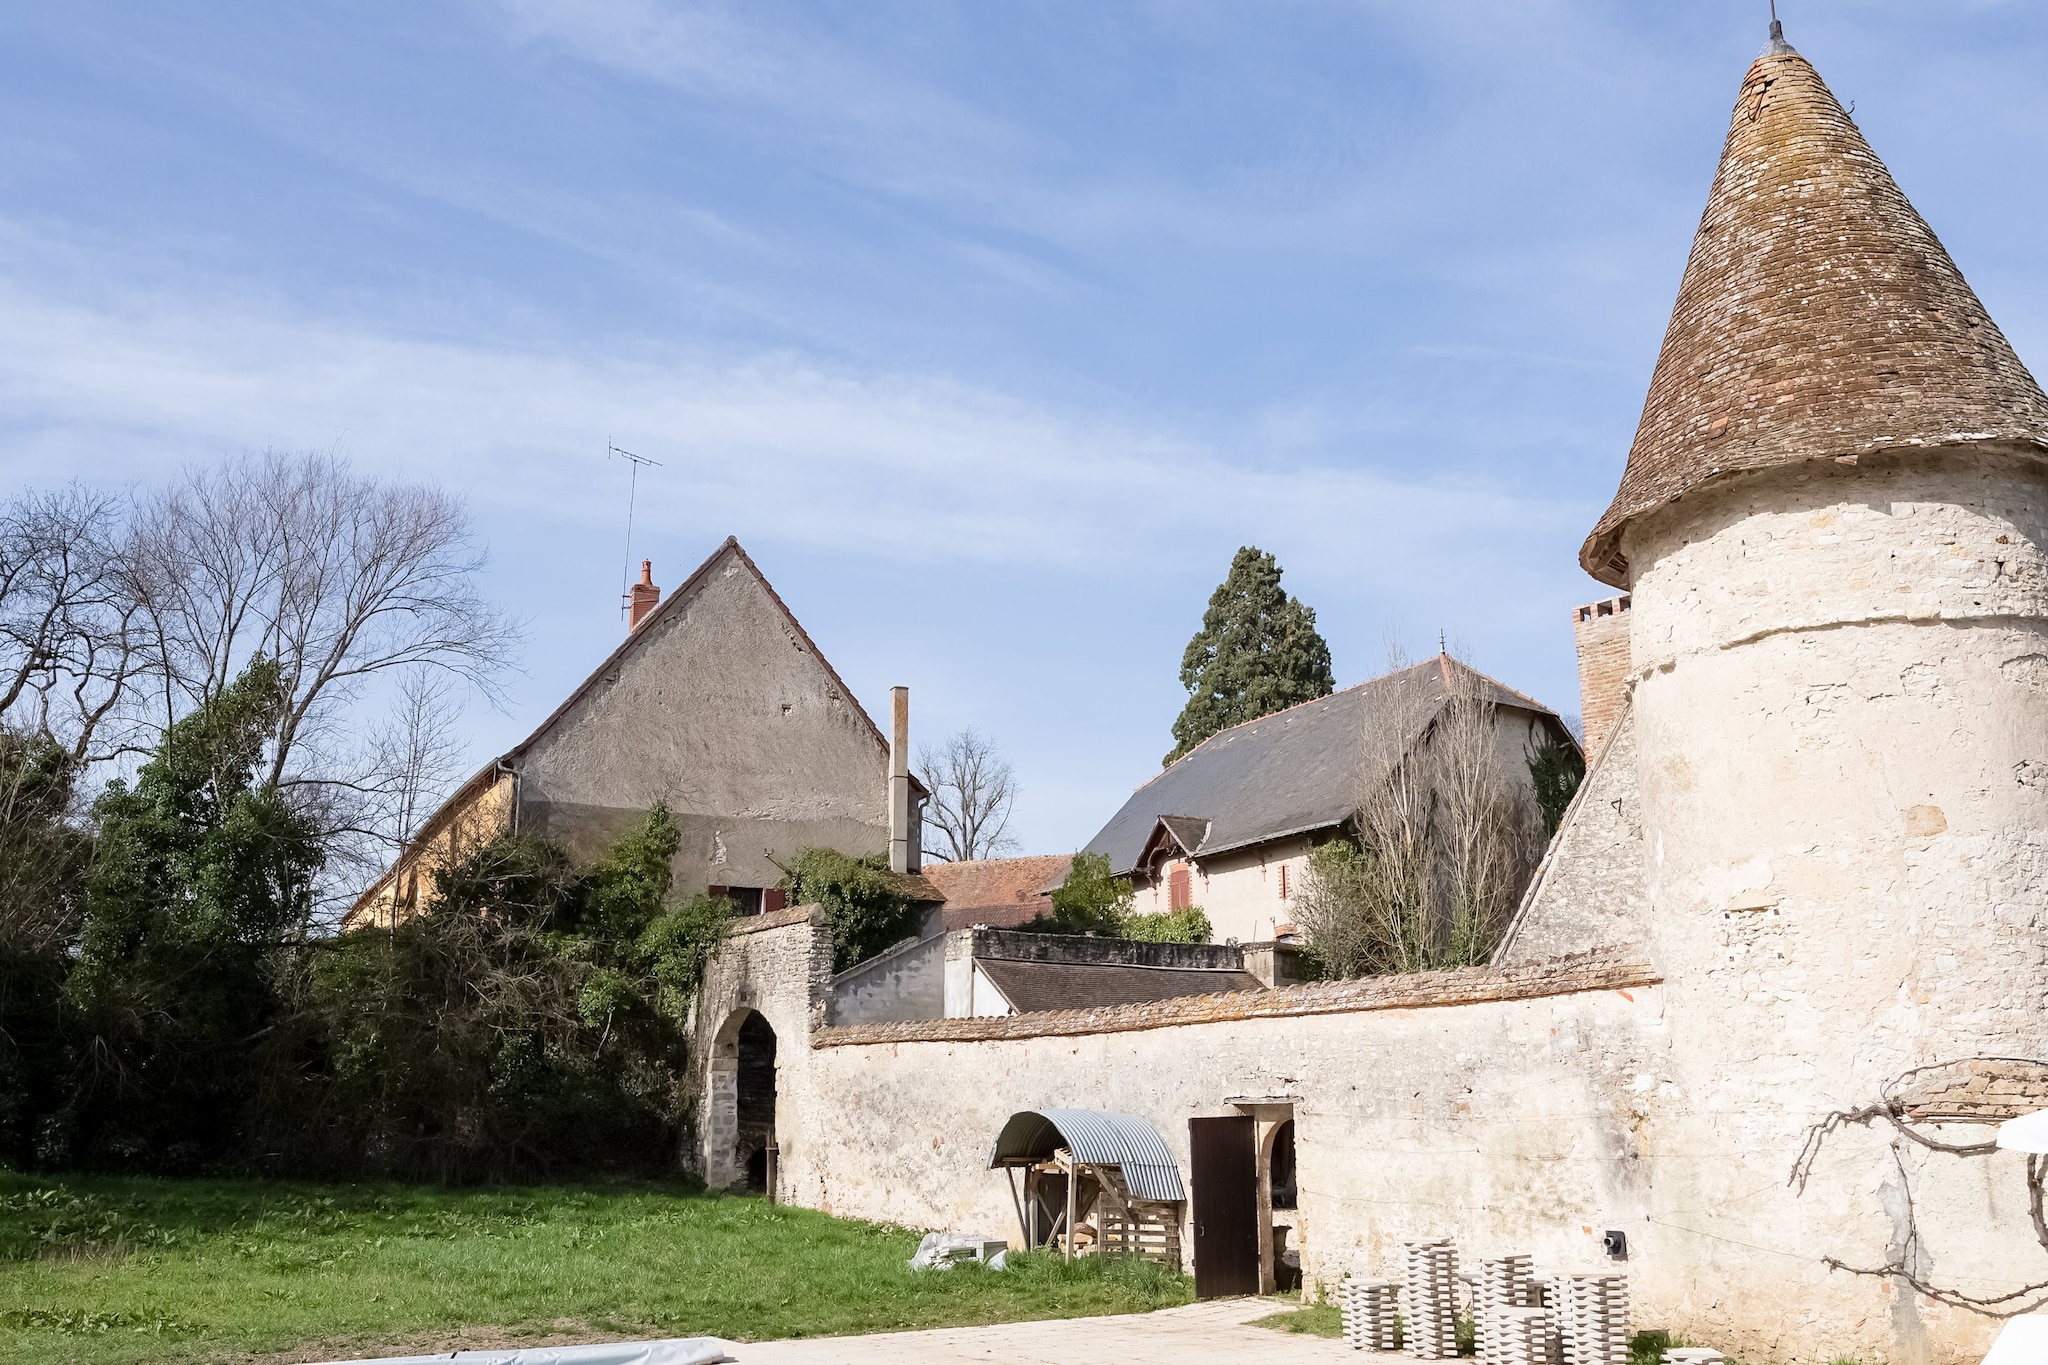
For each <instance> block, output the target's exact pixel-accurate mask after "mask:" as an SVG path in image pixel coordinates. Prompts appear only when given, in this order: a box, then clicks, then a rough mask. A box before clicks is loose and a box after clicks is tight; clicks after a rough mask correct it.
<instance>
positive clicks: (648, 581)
mask: <svg viewBox="0 0 2048 1365" xmlns="http://www.w3.org/2000/svg"><path fill="white" fill-rule="evenodd" d="M631 602H632V606H631V610H630V614H629V615H628V617H627V618H626V633H627V634H629V635H630V634H632V633H633V632H634V631H636V630H638V629H640V623H641V622H642V621H644V620H646V619H647V616H648V613H649V612H651V611H653V610H654V609H655V607H656V606H658V605H660V602H661V589H660V588H657V587H655V586H654V561H653V560H651V559H643V560H641V561H640V581H639V582H638V583H635V584H634V585H633V592H632V597H631Z"/></svg>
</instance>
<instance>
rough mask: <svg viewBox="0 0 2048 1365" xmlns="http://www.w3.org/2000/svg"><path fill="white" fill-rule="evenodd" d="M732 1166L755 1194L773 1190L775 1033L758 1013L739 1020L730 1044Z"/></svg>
mask: <svg viewBox="0 0 2048 1365" xmlns="http://www.w3.org/2000/svg"><path fill="white" fill-rule="evenodd" d="M734 1042H735V1051H736V1053H737V1056H736V1058H735V1061H736V1063H737V1065H736V1067H735V1074H734V1077H733V1091H734V1095H733V1098H734V1100H735V1102H736V1103H735V1106H734V1118H735V1119H736V1120H737V1122H736V1123H735V1125H734V1127H735V1130H736V1131H735V1134H734V1140H733V1159H734V1164H735V1165H737V1166H738V1168H739V1169H740V1170H741V1171H744V1172H745V1173H746V1175H745V1180H744V1183H745V1186H746V1188H747V1189H748V1190H750V1191H752V1192H753V1193H755V1194H769V1193H772V1192H773V1190H774V1188H775V1157H776V1151H775V1030H774V1029H773V1028H771V1027H770V1026H769V1024H768V1021H767V1020H766V1019H764V1018H762V1016H761V1014H760V1012H759V1011H758V1010H748V1011H747V1013H746V1017H745V1018H743V1019H741V1020H740V1027H739V1036H738V1037H737V1038H736V1039H735V1040H734Z"/></svg>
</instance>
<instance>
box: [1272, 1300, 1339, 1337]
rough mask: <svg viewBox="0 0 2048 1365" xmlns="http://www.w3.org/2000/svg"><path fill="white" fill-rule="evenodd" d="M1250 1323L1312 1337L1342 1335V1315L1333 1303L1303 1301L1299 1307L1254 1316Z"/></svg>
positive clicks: (1277, 1330)
mask: <svg viewBox="0 0 2048 1365" xmlns="http://www.w3.org/2000/svg"><path fill="white" fill-rule="evenodd" d="M1252 1325H1253V1326H1254V1327H1270V1328H1272V1329H1273V1330H1274V1331H1276V1332H1300V1333H1303V1334H1304V1335H1307V1336H1312V1337H1341V1336H1343V1335H1344V1315H1343V1313H1341V1312H1340V1311H1338V1308H1337V1305H1336V1304H1334V1303H1305V1304H1303V1305H1302V1306H1301V1307H1299V1308H1289V1309H1286V1310H1285V1311H1283V1312H1279V1313H1274V1314H1271V1315H1270V1316H1267V1317H1263V1318H1255V1319H1254V1320H1253V1322H1252Z"/></svg>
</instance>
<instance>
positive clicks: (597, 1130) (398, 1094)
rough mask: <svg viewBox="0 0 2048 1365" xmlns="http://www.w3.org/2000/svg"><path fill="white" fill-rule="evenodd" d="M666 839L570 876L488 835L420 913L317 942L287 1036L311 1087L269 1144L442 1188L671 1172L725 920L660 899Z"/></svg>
mask: <svg viewBox="0 0 2048 1365" xmlns="http://www.w3.org/2000/svg"><path fill="white" fill-rule="evenodd" d="M678 842H679V840H678V836H677V833H676V828H675V823H674V821H673V820H672V819H671V818H670V816H669V812H668V809H667V807H665V806H662V805H656V806H655V807H654V808H653V809H652V810H650V811H649V812H648V813H647V816H646V818H645V819H644V820H642V822H641V823H640V825H639V826H638V827H637V828H636V829H634V830H633V831H632V832H631V833H630V834H628V835H627V836H626V837H625V838H624V839H622V840H620V841H619V842H618V843H617V844H616V845H614V846H613V847H612V849H611V850H610V851H609V852H608V853H607V854H606V855H605V857H604V858H603V859H601V860H600V861H599V862H597V863H596V864H595V865H593V866H591V867H587V868H582V869H578V868H576V867H575V866H573V865H572V864H571V863H570V861H569V860H568V858H567V857H565V856H564V855H563V854H562V852H561V851H560V850H559V849H557V848H555V847H554V846H553V845H550V844H548V843H545V842H543V841H540V840H537V839H531V838H523V837H519V836H514V835H506V836H502V837H500V838H497V839H493V840H491V841H490V842H489V843H487V844H485V845H483V846H482V847H480V848H478V849H476V850H475V851H473V852H472V853H471V854H470V855H469V856H468V857H465V858H463V859H461V860H459V861H457V862H455V863H454V864H452V865H450V866H447V867H444V868H441V869H439V870H437V871H436V873H435V874H434V886H433V891H432V894H431V895H430V897H429V898H428V902H427V905H426V908H425V911H424V913H422V914H420V915H417V916H415V917H414V918H412V919H410V920H407V921H405V922H404V923H402V924H400V925H398V926H397V927H396V928H394V929H391V930H388V931H384V930H364V931H360V932H357V933H354V934H350V935H348V936H346V937H345V938H343V939H341V940H340V941H338V942H337V943H335V944H333V945H331V947H329V948H327V949H326V950H325V951H323V952H322V953H321V954H320V955H319V956H318V958H317V959H316V960H315V962H314V965H313V969H312V971H311V972H310V974H309V979H308V981H307V985H306V991H305V996H304V1000H303V1006H302V1011H301V1016H300V1021H299V1022H300V1024H301V1026H302V1029H303V1031H304V1035H305V1042H306V1044H307V1046H308V1047H309V1049H310V1051H311V1052H312V1053H313V1054H314V1055H315V1057H316V1058H317V1063H316V1065H315V1066H314V1067H313V1071H314V1073H315V1077H316V1079H315V1080H314V1082H313V1083H312V1084H311V1085H309V1086H308V1087H305V1088H304V1090H303V1091H302V1092H301V1094H300V1096H299V1104H298V1105H297V1106H296V1110H295V1112H294V1113H293V1115H292V1119H291V1131H290V1132H287V1133H282V1134H277V1135H275V1139H274V1141H273V1142H272V1143H271V1144H270V1145H271V1147H272V1148H273V1149H274V1150H276V1149H282V1150H289V1151H292V1152H293V1153H294V1154H295V1159H294V1160H293V1161H292V1162H291V1164H294V1165H298V1166H311V1167H316V1168H317V1167H324V1168H330V1169H338V1170H350V1171H354V1170H368V1171H373V1172H381V1173H391V1174H401V1175H423V1176H431V1177H434V1178H437V1179H442V1180H466V1179H475V1178H479V1177H495V1176H504V1175H547V1174H552V1173H556V1172H560V1171H562V1170H565V1169H577V1168H584V1169H589V1168H601V1169H602V1168H609V1169H637V1170H648V1171H653V1170H662V1169H666V1168H668V1167H670V1166H672V1164H673V1162H674V1159H675V1153H676V1150H677V1145H678V1143H679V1141H680V1139H681V1136H682V1134H683V1132H684V1131H685V1129H686V1127H687V1123H688V1119H689V1113H688V1106H687V1103H686V1101H685V1093H686V1092H685V1086H684V1074H685V1063H686V1060H687V1054H686V1046H685V1032H684V1030H685V1026H686V1023H687V1019H688V1012H689V1007H690V1000H691V998H692V997H693V996H694V995H695V993H696V989H697V986H698V984H699V982H700V981H701V980H702V977H703V971H704V965H705V963H706V962H707V961H708V960H709V958H710V955H711V953H712V951H713V949H714V948H715V947H716V945H717V942H718V940H719V938H720V936H721V935H722V934H723V932H724V928H725V922H726V919H727V916H728V915H729V913H730V910H731V906H730V903H729V902H727V901H724V900H722V899H714V898H712V897H709V896H698V897H695V898H693V899H691V900H689V901H687V902H685V903H683V904H680V905H676V904H672V903H670V902H669V901H668V900H667V896H668V892H669V887H670V873H669V860H670V859H671V858H672V857H673V856H674V854H675V850H676V847H677V845H678ZM316 1116H317V1117H318V1121H317V1122H316V1121H315V1119H316Z"/></svg>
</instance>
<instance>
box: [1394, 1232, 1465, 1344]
mask: <svg viewBox="0 0 2048 1365" xmlns="http://www.w3.org/2000/svg"><path fill="white" fill-rule="evenodd" d="M1403 1249H1404V1250H1405V1251H1406V1253H1407V1261H1408V1274H1407V1281H1406V1289H1405V1290H1404V1292H1403V1293H1402V1295H1401V1301H1402V1304H1403V1306H1404V1307H1405V1308H1406V1309H1407V1316H1406V1322H1405V1324H1404V1326H1405V1328H1406V1331H1405V1333H1404V1339H1405V1342H1406V1345H1407V1350H1408V1354H1409V1355H1411V1356H1414V1357H1415V1358H1416V1359H1417V1360H1449V1359H1450V1358H1452V1357H1453V1356H1455V1355H1457V1354H1458V1252H1457V1249H1456V1248H1455V1247H1453V1246H1452V1245H1451V1243H1450V1242H1449V1241H1448V1240H1447V1239H1438V1240H1436V1241H1429V1242H1408V1243H1404V1244H1403Z"/></svg>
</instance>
